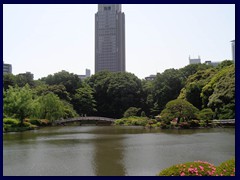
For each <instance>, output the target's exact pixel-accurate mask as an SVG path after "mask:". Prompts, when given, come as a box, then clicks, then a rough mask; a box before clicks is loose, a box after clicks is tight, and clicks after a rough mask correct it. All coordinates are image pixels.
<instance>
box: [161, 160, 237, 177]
mask: <svg viewBox="0 0 240 180" xmlns="http://www.w3.org/2000/svg"><path fill="white" fill-rule="evenodd" d="M158 175H159V176H235V160H234V159H231V160H228V161H226V162H223V163H222V164H221V165H220V166H218V167H215V166H214V165H213V164H210V163H208V162H203V161H194V162H187V163H184V164H177V165H174V166H171V167H169V168H166V169H164V170H162V171H161V172H160V173H159V174H158Z"/></svg>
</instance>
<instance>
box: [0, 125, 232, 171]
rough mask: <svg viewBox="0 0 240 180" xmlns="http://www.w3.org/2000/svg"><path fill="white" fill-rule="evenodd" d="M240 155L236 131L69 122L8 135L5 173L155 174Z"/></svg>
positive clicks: (4, 144) (4, 137)
mask: <svg viewBox="0 0 240 180" xmlns="http://www.w3.org/2000/svg"><path fill="white" fill-rule="evenodd" d="M234 156H235V129H198V130H149V129H148V130H147V129H143V128H142V127H112V126H102V127H99V126H79V127H78V126H68V127H48V128H43V129H40V130H34V131H27V132H18V133H7V134H4V135H3V175H4V176H8V175H10V176H12V175H13V176H22V175H23V176H29V175H30V176H34V175H36V176H39V175H41V176H44V175H47V176H52V175H53V176H56V175H57V176H107V175H117V176H124V175H125V176H144V175H145V176H155V175H156V174H157V173H158V172H159V171H160V170H161V169H163V168H167V167H169V166H171V165H173V164H177V163H183V162H187V161H195V160H203V161H208V162H210V163H213V164H214V165H219V164H220V163H221V162H223V161H226V160H228V159H230V158H232V157H234Z"/></svg>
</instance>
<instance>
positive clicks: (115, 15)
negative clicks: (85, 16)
mask: <svg viewBox="0 0 240 180" xmlns="http://www.w3.org/2000/svg"><path fill="white" fill-rule="evenodd" d="M104 70H107V71H110V72H125V14H124V13H123V12H122V5H121V4H99V5H98V12H97V13H96V14H95V73H97V72H100V71H104Z"/></svg>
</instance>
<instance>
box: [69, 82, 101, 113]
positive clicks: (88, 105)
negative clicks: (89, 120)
mask: <svg viewBox="0 0 240 180" xmlns="http://www.w3.org/2000/svg"><path fill="white" fill-rule="evenodd" d="M83 86H84V87H82V88H79V89H77V90H76V93H75V95H74V97H73V105H74V108H75V109H76V111H77V112H78V114H80V115H81V114H84V115H94V113H95V112H96V111H97V109H96V101H95V100H94V97H93V89H92V88H91V87H90V86H89V85H88V84H85V83H84V85H83Z"/></svg>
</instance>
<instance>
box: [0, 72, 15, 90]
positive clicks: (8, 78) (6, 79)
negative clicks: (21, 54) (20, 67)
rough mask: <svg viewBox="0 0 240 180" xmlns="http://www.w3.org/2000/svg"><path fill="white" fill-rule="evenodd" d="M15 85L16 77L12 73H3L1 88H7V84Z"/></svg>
mask: <svg viewBox="0 0 240 180" xmlns="http://www.w3.org/2000/svg"><path fill="white" fill-rule="evenodd" d="M15 85H16V77H15V76H14V75H13V74H9V73H7V74H3V88H4V90H7V89H8V88H9V86H15Z"/></svg>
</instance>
